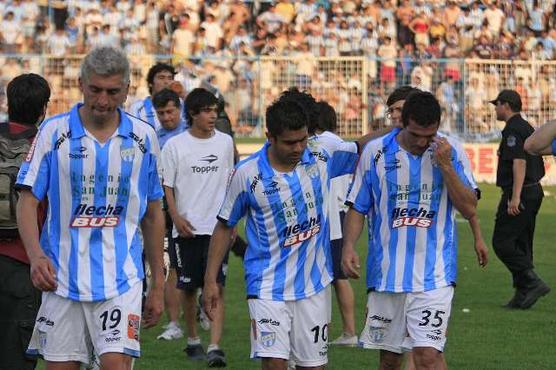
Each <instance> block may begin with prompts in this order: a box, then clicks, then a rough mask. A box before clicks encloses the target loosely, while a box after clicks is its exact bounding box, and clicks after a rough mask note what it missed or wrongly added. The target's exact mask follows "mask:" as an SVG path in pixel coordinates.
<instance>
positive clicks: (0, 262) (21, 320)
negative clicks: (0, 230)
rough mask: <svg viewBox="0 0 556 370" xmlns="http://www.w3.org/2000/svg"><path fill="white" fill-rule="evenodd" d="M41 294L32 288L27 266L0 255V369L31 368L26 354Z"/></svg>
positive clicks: (31, 363) (32, 366)
mask: <svg viewBox="0 0 556 370" xmlns="http://www.w3.org/2000/svg"><path fill="white" fill-rule="evenodd" d="M40 298H41V293H40V292H39V291H38V290H37V289H35V288H34V287H33V284H32V283H31V278H30V275H29V265H26V264H24V263H21V262H19V261H16V260H14V259H12V258H9V257H6V256H1V255H0V327H1V328H2V333H1V334H0V370H13V369H18V370H27V369H34V368H35V364H36V360H33V359H29V358H27V357H25V351H27V346H28V345H29V341H30V340H31V334H33V327H34V326H35V319H36V317H37V312H38V310H39V306H40Z"/></svg>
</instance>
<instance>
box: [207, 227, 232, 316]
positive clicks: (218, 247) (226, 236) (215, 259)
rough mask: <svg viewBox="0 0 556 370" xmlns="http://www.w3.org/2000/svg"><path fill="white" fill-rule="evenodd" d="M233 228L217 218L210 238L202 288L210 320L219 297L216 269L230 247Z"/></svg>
mask: <svg viewBox="0 0 556 370" xmlns="http://www.w3.org/2000/svg"><path fill="white" fill-rule="evenodd" d="M232 232H233V228H232V227H228V226H227V225H226V224H225V223H223V222H222V221H220V220H218V222H217V223H216V226H214V231H213V233H212V236H211V238H210V245H209V250H208V259H207V269H206V271H205V286H204V288H203V298H204V307H205V311H206V313H207V316H208V317H209V319H210V320H211V321H212V319H213V313H214V311H215V310H216V306H217V304H218V297H219V294H220V293H219V287H218V283H217V282H216V277H217V276H218V271H219V270H220V265H221V264H222V260H224V256H225V255H226V252H227V251H228V248H229V247H230V240H231V238H232Z"/></svg>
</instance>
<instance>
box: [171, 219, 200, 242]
mask: <svg viewBox="0 0 556 370" xmlns="http://www.w3.org/2000/svg"><path fill="white" fill-rule="evenodd" d="M172 221H173V222H174V225H176V230H177V231H178V234H180V236H181V237H182V238H192V237H194V236H195V234H194V231H195V228H194V227H193V225H191V223H190V222H189V221H187V220H186V219H185V218H183V217H181V216H177V217H176V218H175V219H174V220H172Z"/></svg>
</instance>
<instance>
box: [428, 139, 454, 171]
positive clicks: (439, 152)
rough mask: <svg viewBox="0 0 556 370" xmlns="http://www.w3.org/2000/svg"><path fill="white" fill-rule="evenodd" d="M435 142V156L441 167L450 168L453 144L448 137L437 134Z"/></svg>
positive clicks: (433, 140)
mask: <svg viewBox="0 0 556 370" xmlns="http://www.w3.org/2000/svg"><path fill="white" fill-rule="evenodd" d="M432 142H433V158H434V160H435V162H436V164H437V165H438V167H440V168H448V167H450V166H451V165H452V146H451V145H450V143H449V142H448V139H446V138H445V137H442V136H435V137H434V138H433V139H432Z"/></svg>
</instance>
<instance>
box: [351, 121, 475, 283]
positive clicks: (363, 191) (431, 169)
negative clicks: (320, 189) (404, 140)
mask: <svg viewBox="0 0 556 370" xmlns="http://www.w3.org/2000/svg"><path fill="white" fill-rule="evenodd" d="M398 133H399V130H395V131H393V132H392V133H390V134H388V135H386V136H383V137H381V138H378V139H376V140H373V141H372V142H370V143H369V144H367V146H366V148H365V150H364V151H363V154H362V155H361V160H360V162H359V164H358V166H357V170H356V172H355V177H354V181H353V185H352V189H351V190H350V193H349V195H348V199H347V202H348V204H349V205H351V207H352V208H354V209H355V210H356V211H357V212H359V213H362V214H365V215H367V221H368V228H369V240H368V256H367V287H368V288H369V289H374V290H377V291H386V292H422V291H428V290H432V289H436V288H440V287H444V286H448V285H452V284H454V283H455V281H456V275H457V266H456V259H457V227H456V220H455V212H456V209H455V208H454V206H453V204H452V202H451V201H450V199H449V198H448V190H447V188H446V186H445V184H444V182H443V179H442V174H441V172H440V170H439V169H438V168H437V167H436V166H435V165H434V163H433V162H434V160H433V152H432V149H431V148H429V149H427V150H426V151H425V153H424V154H423V155H421V156H416V155H412V154H410V153H408V152H407V151H405V150H404V149H402V148H401V147H400V146H399V144H398V142H397V140H396V136H397V135H398ZM449 142H450V143H451V144H452V164H453V166H454V169H455V171H456V173H457V175H458V176H459V178H460V179H461V180H462V182H463V183H464V184H465V185H466V186H468V187H469V188H472V189H474V188H476V185H475V182H474V180H473V177H472V175H471V170H470V168H469V165H468V163H469V162H468V161H466V160H462V155H463V156H465V153H464V152H462V149H461V145H459V146H458V145H455V143H454V139H452V138H449ZM454 148H458V150H456V149H454Z"/></svg>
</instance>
